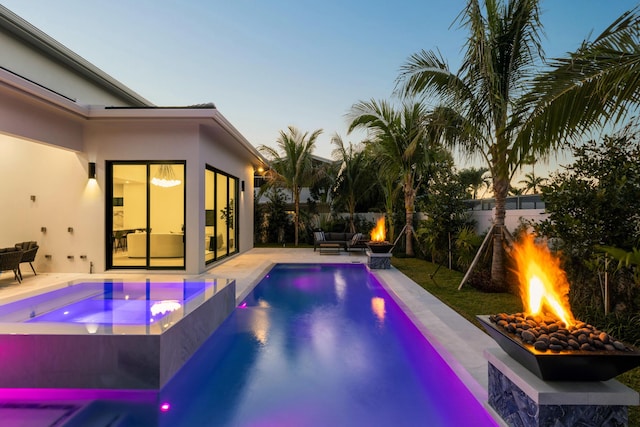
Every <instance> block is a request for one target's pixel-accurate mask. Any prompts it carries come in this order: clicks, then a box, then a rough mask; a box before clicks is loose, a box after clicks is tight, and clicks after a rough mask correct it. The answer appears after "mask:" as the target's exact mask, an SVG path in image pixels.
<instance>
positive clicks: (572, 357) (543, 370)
mask: <svg viewBox="0 0 640 427" xmlns="http://www.w3.org/2000/svg"><path fill="white" fill-rule="evenodd" d="M503 316H507V317H509V319H510V320H511V318H513V319H514V320H515V319H516V318H518V322H515V323H513V322H506V324H507V325H511V326H507V329H505V322H504V320H505V319H504V317H503ZM476 317H477V319H478V320H479V321H480V323H481V324H482V326H483V327H484V329H485V330H486V331H487V333H488V334H489V335H490V336H491V338H493V339H494V340H495V341H496V342H497V343H498V345H499V346H500V347H501V348H502V349H503V350H504V351H505V352H506V353H507V354H508V355H509V356H511V357H512V358H514V359H515V360H517V361H518V362H519V363H520V364H521V365H522V366H524V367H525V368H527V369H528V370H529V371H531V372H533V373H534V374H535V375H536V376H537V377H539V378H541V379H542V380H545V381H606V380H609V379H611V378H613V377H615V376H617V375H620V374H622V373H624V372H626V371H628V370H630V369H633V368H635V367H637V366H640V352H638V351H637V350H636V349H633V348H631V347H630V346H627V345H625V344H623V343H621V342H620V341H616V340H614V339H612V338H611V337H610V336H609V335H608V334H606V333H604V332H600V331H597V330H595V329H594V328H592V327H590V326H589V325H585V324H584V323H580V322H579V323H578V324H577V325H576V326H575V327H571V330H569V329H567V328H563V325H562V324H559V323H553V324H554V325H555V326H551V327H549V325H551V323H550V322H549V323H548V322H541V323H540V325H543V326H544V327H543V328H542V330H541V329H540V328H541V326H532V325H533V323H532V322H535V321H534V319H532V318H531V317H532V316H525V315H523V314H522V313H518V314H514V315H504V314H501V315H491V316H489V315H479V316H476ZM521 320H523V321H521ZM545 320H546V319H545ZM516 324H519V325H520V326H521V327H519V328H518V327H516V326H515V325H516ZM524 325H528V326H524ZM522 326H524V327H522ZM536 328H538V329H536ZM511 329H515V330H514V331H513V332H511V331H510V330H511ZM518 329H519V330H518ZM527 331H528V333H527ZM552 331H553V332H552ZM587 332H588V333H587ZM536 333H537V334H538V337H535V338H532V336H533V335H535V334H536ZM542 335H545V336H542ZM581 336H582V337H581ZM540 337H541V339H540V340H539V339H538V338H540ZM563 337H564V338H563ZM545 340H548V344H547V348H546V349H544V348H543V347H544V345H542V344H538V343H539V342H544V341H545ZM581 341H582V343H581ZM563 343H564V344H563ZM534 344H535V346H534ZM552 345H553V347H552ZM576 345H577V348H576ZM558 346H559V347H558ZM538 348H540V350H538Z"/></svg>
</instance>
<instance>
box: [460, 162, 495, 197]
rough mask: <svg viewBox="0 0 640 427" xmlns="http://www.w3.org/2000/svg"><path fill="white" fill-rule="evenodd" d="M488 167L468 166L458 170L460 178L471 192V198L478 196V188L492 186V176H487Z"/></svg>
mask: <svg viewBox="0 0 640 427" xmlns="http://www.w3.org/2000/svg"><path fill="white" fill-rule="evenodd" d="M487 172H489V169H488V168H484V167H480V168H473V167H472V168H467V169H462V170H461V171H460V172H458V179H459V180H460V182H462V184H463V185H464V187H465V188H468V189H469V190H470V193H471V198H473V199H477V198H478V190H480V189H481V188H483V187H485V188H486V189H489V188H490V187H491V178H490V177H488V176H487Z"/></svg>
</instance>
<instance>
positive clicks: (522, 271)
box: [513, 234, 576, 326]
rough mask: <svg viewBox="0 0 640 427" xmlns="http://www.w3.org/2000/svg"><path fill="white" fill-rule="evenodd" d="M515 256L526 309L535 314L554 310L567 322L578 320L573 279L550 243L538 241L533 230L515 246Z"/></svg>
mask: <svg viewBox="0 0 640 427" xmlns="http://www.w3.org/2000/svg"><path fill="white" fill-rule="evenodd" d="M513 256H514V259H515V261H516V264H517V270H516V273H517V275H518V279H519V282H520V295H521V297H522V304H523V307H524V310H525V312H527V313H529V314H531V315H534V316H535V315H540V314H542V313H543V312H551V313H553V314H554V315H555V316H556V317H557V318H558V319H560V320H561V321H562V322H563V323H564V324H565V326H572V325H574V324H575V323H576V322H575V319H574V317H573V314H572V313H571V307H570V306H569V297H568V295H569V282H568V281H567V276H566V274H565V272H564V270H563V269H562V268H561V267H560V259H559V258H558V257H555V256H554V255H553V254H552V253H551V251H550V250H549V248H548V247H547V245H536V243H535V241H534V237H533V235H531V234H528V235H526V236H525V238H524V240H523V241H522V242H521V243H518V244H516V245H515V246H514V251H513Z"/></svg>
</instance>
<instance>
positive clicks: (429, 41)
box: [0, 0, 638, 167]
mask: <svg viewBox="0 0 640 427" xmlns="http://www.w3.org/2000/svg"><path fill="white" fill-rule="evenodd" d="M0 1H1V2H2V5H4V6H5V7H7V8H9V9H10V10H11V11H13V12H14V13H16V14H17V15H19V16H21V17H22V18H23V19H25V20H27V21H28V22H30V23H31V24H32V25H34V26H36V27H37V28H39V29H40V30H42V31H44V32H45V33H47V34H48V35H49V36H51V37H53V38H54V39H56V40H57V41H59V42H60V43H62V44H64V45H65V46H66V47H68V48H69V49H71V50H73V51H74V52H76V53H77V54H79V55H80V56H82V57H83V58H85V59H86V60H88V61H89V62H91V63H93V64H94V65H96V66H97V67H99V68H100V69H102V70H103V71H105V72H106V73H108V74H110V75H111V76H112V77H114V78H115V79H117V80H119V81H120V82H122V83H123V84H125V85H126V86H128V87H129V88H131V89H133V90H134V91H136V92H137V93H139V94H140V95H142V96H144V97H145V98H147V99H148V100H149V101H151V102H152V103H154V104H156V105H159V106H186V105H193V104H199V103H205V102H213V103H214V104H215V105H216V107H217V108H218V109H219V110H220V112H221V113H222V114H223V115H224V116H225V117H226V118H227V119H228V120H229V121H230V122H231V123H232V124H233V125H234V126H235V127H236V128H237V129H238V130H239V131H240V132H241V133H242V134H243V135H244V136H245V137H246V138H247V139H248V140H249V141H250V142H251V143H252V144H253V145H254V146H256V147H258V146H259V145H261V144H266V145H272V146H275V141H276V139H277V137H278V135H279V131H280V130H283V129H286V128H287V126H289V125H294V126H296V127H298V128H299V129H301V130H303V131H309V132H312V131H314V130H316V129H323V130H324V133H323V134H322V135H321V137H320V138H319V139H318V144H317V150H316V151H315V154H317V155H319V156H322V157H326V158H329V157H330V153H331V150H332V146H331V145H330V143H329V141H330V139H331V137H332V136H333V135H334V134H335V133H336V132H337V133H339V134H340V135H341V136H342V137H343V139H344V140H345V141H352V142H354V143H356V142H359V141H360V139H362V134H353V135H347V121H346V118H345V114H346V113H347V112H348V111H349V109H350V107H351V106H352V105H353V104H354V103H356V102H358V101H359V100H369V99H371V98H375V99H391V97H392V92H393V88H394V84H395V80H396V78H397V76H398V71H399V68H400V66H401V65H402V64H403V63H404V62H405V61H406V60H407V58H408V57H409V56H410V55H411V54H413V53H415V52H418V51H419V50H420V49H426V50H431V49H434V50H435V49H438V50H440V52H441V53H442V55H443V56H444V57H445V58H447V60H448V62H449V65H450V67H451V68H452V69H453V70H457V68H458V66H459V63H460V58H461V55H462V47H463V44H464V41H465V36H466V32H465V31H464V30H463V29H460V28H459V27H458V25H457V24H456V25H454V26H452V24H453V23H454V21H455V19H456V17H457V16H458V14H459V13H460V11H461V10H462V9H463V8H464V6H465V4H466V1H465V0H424V1H418V0H394V1H381V0H367V1H349V0H339V1H338V0H324V1H305V0H271V1H248V0H234V1H229V0H225V1H219V0H208V1H207V0H110V1H102V0H101V1H98V0H57V1H51V0H0ZM541 4H542V16H541V20H542V23H543V25H544V28H545V33H546V37H545V39H544V40H543V43H544V49H545V53H546V56H547V57H549V58H550V57H558V56H562V55H564V54H565V53H566V52H568V51H572V50H574V49H575V48H576V47H578V46H579V44H580V42H581V41H582V40H584V39H585V38H588V37H589V35H590V34H592V37H591V38H593V37H595V36H596V35H597V34H599V33H600V32H601V31H602V30H604V29H605V28H606V27H607V26H608V25H609V24H611V23H612V22H613V21H614V20H615V19H616V18H617V17H619V16H620V15H621V14H622V13H623V12H624V11H627V10H629V9H631V8H633V7H635V6H637V5H638V1H631V0H543V1H542V3H541ZM459 166H460V167H464V166H465V165H463V164H462V165H459Z"/></svg>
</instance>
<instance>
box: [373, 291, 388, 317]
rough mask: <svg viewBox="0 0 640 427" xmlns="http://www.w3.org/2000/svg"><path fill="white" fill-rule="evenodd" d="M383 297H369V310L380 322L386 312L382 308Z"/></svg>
mask: <svg viewBox="0 0 640 427" xmlns="http://www.w3.org/2000/svg"><path fill="white" fill-rule="evenodd" d="M384 304H385V303H384V298H380V297H373V298H371V311H373V314H375V315H376V317H377V318H378V320H379V321H380V323H384V315H385V314H386V313H387V312H386V310H385V308H384Z"/></svg>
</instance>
